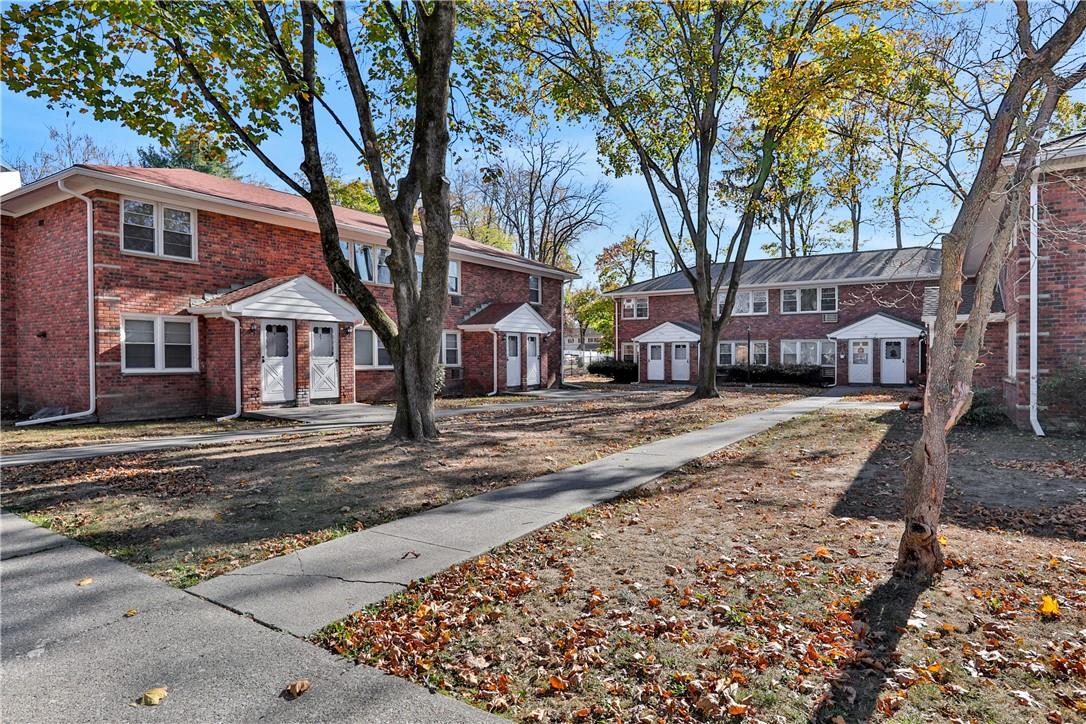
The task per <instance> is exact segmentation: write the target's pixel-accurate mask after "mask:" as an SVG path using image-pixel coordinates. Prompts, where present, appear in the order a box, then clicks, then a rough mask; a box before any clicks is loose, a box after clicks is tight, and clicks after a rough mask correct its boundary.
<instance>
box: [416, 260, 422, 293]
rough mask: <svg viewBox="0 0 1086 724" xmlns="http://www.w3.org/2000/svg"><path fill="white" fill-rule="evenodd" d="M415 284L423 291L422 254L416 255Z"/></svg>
mask: <svg viewBox="0 0 1086 724" xmlns="http://www.w3.org/2000/svg"><path fill="white" fill-rule="evenodd" d="M415 284H417V285H418V287H419V289H422V254H415Z"/></svg>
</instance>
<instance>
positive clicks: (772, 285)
mask: <svg viewBox="0 0 1086 724" xmlns="http://www.w3.org/2000/svg"><path fill="white" fill-rule="evenodd" d="M938 278H939V275H938V274H931V275H927V274H913V275H910V276H902V277H860V278H856V279H808V280H807V281H802V282H768V283H765V284H740V285H739V287H738V291H741V292H742V291H746V290H750V289H790V288H793V287H847V286H855V285H857V284H899V283H908V282H919V281H928V280H931V279H938ZM646 281H649V280H646ZM640 283H641V282H638V284H640ZM720 291H721V293H726V292H727V291H728V287H727V286H725V285H721V287H720ZM693 293H694V290H693V289H691V288H689V287H687V288H686V289H656V290H653V291H649V292H629V291H622V290H621V289H616V290H615V291H612V292H604V293H603V294H602V296H604V297H611V298H612V299H623V298H625V297H630V298H631V299H635V298H637V297H663V296H668V295H675V294H693Z"/></svg>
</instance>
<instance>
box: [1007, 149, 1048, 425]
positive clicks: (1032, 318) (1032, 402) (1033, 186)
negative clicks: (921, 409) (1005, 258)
mask: <svg viewBox="0 0 1086 724" xmlns="http://www.w3.org/2000/svg"><path fill="white" fill-rule="evenodd" d="M1037 176H1038V170H1034V172H1033V176H1032V178H1031V179H1030V186H1029V424H1030V426H1031V427H1032V428H1033V432H1034V434H1036V435H1037V436H1038V437H1044V434H1045V431H1044V430H1043V429H1042V428H1041V422H1040V420H1038V419H1037V358H1038V356H1039V355H1038V352H1037V341H1038V334H1037V332H1038V330H1037V326H1038V325H1037V286H1038V284H1037ZM1011 343H1012V344H1017V340H1013V341H1012V342H1011Z"/></svg>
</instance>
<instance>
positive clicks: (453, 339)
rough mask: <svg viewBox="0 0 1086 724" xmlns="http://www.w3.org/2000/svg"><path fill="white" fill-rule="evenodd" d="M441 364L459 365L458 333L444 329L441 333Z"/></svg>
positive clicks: (448, 365)
mask: <svg viewBox="0 0 1086 724" xmlns="http://www.w3.org/2000/svg"><path fill="white" fill-rule="evenodd" d="M441 364H443V365H445V366H446V367H459V366H460V333H459V332H455V331H453V332H450V331H448V330H446V331H445V332H443V333H442V335H441Z"/></svg>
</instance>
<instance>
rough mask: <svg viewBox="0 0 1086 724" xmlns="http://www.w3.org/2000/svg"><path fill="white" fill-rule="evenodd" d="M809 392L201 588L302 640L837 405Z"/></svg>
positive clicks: (299, 553)
mask: <svg viewBox="0 0 1086 724" xmlns="http://www.w3.org/2000/svg"><path fill="white" fill-rule="evenodd" d="M834 401H835V400H834V398H830V397H807V398H804V399H801V400H795V401H793V402H789V403H787V404H784V405H780V406H779V407H775V408H772V409H769V410H764V411H761V412H757V413H753V414H750V415H744V416H742V417H737V418H734V419H732V420H728V421H725V422H722V423H719V424H716V425H712V426H710V427H706V428H703V429H701V430H696V431H694V432H690V433H687V434H685V435H679V436H677V437H673V438H668V439H664V440H659V441H657V442H653V443H650V444H648V445H642V446H640V447H636V448H632V449H630V450H626V451H624V452H620V453H616V454H614V455H609V456H607V457H605V458H601V459H599V460H595V461H593V462H590V463H586V464H584V465H578V466H576V467H571V468H567V469H565V470H561V471H559V472H555V473H551V474H549V475H545V476H542V477H539V478H535V479H533V480H529V481H527V482H524V483H520V484H518V485H512V486H509V487H507V488H502V489H500V490H495V491H492V492H489V493H485V494H483V495H477V496H475V497H472V498H467V499H465V500H461V501H458V502H455V503H451V504H449V505H443V506H441V507H438V508H433V509H431V510H428V511H426V512H424V513H420V514H419V515H414V516H410V517H408V518H402V519H400V520H396V521H393V522H391V523H386V524H384V525H380V526H377V527H375V528H371V529H369V530H364V531H361V532H358V533H352V534H350V535H347V536H343V537H342V538H337V539H336V540H332V541H329V542H327V543H321V544H320V545H316V546H312V547H310V548H305V549H303V550H300V551H296V552H294V553H292V554H290V555H286V556H281V557H279V558H272V559H270V560H266V561H263V562H261V563H257V564H256V565H252V566H248V567H246V568H242V569H240V570H237V571H234V572H232V573H227V574H225V575H222V576H219V577H218V578H213V579H211V580H208V581H205V582H203V583H201V584H199V585H197V586H195V587H193V588H191V589H189V591H191V592H192V593H193V594H195V595H199V596H201V597H204V598H206V599H208V600H210V601H214V602H216V603H219V604H222V605H223V606H227V607H229V608H231V609H233V610H236V611H239V612H241V613H244V614H247V615H251V616H253V617H254V618H255V619H256V620H258V621H261V622H263V623H265V624H267V625H268V626H272V627H274V628H277V629H281V630H284V631H289V632H291V633H294V634H297V635H299V636H306V635H309V634H311V633H313V632H315V631H317V630H319V629H321V628H322V627H324V626H325V625H327V624H329V623H331V622H333V621H336V620H338V619H341V618H343V617H344V616H347V615H348V614H350V613H351V612H353V611H356V610H358V609H359V608H362V607H364V606H366V605H369V604H371V603H376V602H378V601H380V600H382V599H383V598H385V597H386V596H388V595H389V594H392V593H396V592H398V591H402V590H404V588H405V587H406V586H407V584H408V583H409V582H410V581H411V580H413V579H417V578H424V577H427V576H431V575H433V574H435V573H438V572H440V571H442V570H444V569H445V568H448V567H449V566H451V565H453V564H455V563H458V562H460V561H463V560H466V559H469V558H471V557H473V556H476V555H478V554H481V553H483V552H485V551H488V550H491V549H492V548H495V547H496V546H499V545H501V544H503V543H507V542H509V541H511V540H514V539H516V538H519V537H520V536H523V535H525V534H527V533H530V532H531V531H533V530H536V529H538V528H541V527H543V526H545V525H547V524H548V523H552V522H554V521H556V520H559V519H560V518H562V517H564V516H566V515H569V514H570V513H573V512H576V511H578V510H582V509H584V508H587V507H589V506H591V505H595V504H596V503H600V502H603V501H605V500H609V499H611V498H614V497H616V496H618V495H620V494H622V493H623V492H625V491H628V490H631V489H633V488H636V487H638V486H640V485H644V484H645V483H647V482H649V481H651V480H653V479H655V478H657V477H659V476H661V475H663V474H665V473H667V472H669V471H671V470H674V469H676V468H678V467H681V466H682V465H685V464H686V463H688V462H690V461H691V460H694V459H696V458H699V457H702V456H704V455H708V454H710V453H712V452H714V451H716V450H719V449H720V448H723V447H727V446H728V445H731V444H733V443H736V442H738V441H740V440H743V439H745V438H748V437H750V436H751V435H756V434H758V433H760V432H764V431H765V430H768V429H769V428H771V427H773V426H774V425H777V424H779V423H782V422H785V421H787V420H791V419H792V418H794V417H797V416H799V415H802V414H805V413H808V412H813V411H815V410H818V409H821V408H823V407H825V406H826V405H830V404H833V403H834Z"/></svg>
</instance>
